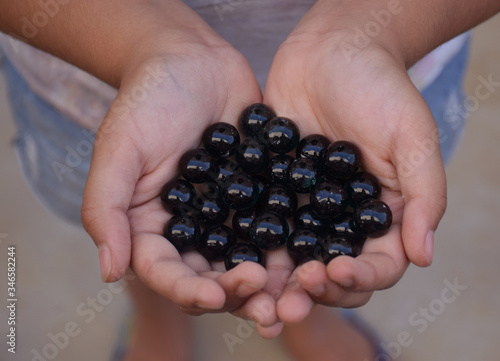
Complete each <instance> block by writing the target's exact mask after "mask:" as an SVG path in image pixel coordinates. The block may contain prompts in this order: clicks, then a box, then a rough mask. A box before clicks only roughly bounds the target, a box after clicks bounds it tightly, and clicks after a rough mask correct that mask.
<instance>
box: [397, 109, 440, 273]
mask: <svg viewBox="0 0 500 361" xmlns="http://www.w3.org/2000/svg"><path fill="white" fill-rule="evenodd" d="M423 107H424V109H425V108H426V107H425V105H423ZM425 117H426V118H427V121H425V120H426V118H425ZM426 124H427V125H426ZM407 128H409V129H405V130H404V131H403V132H402V136H401V137H400V139H398V141H397V147H396V149H395V150H394V152H395V153H397V155H398V156H397V159H396V160H395V163H394V164H396V169H397V173H398V178H399V181H400V186H401V193H402V195H403V197H404V201H405V207H404V213H403V229H402V237H403V242H404V247H405V250H406V254H407V255H408V257H409V258H410V260H411V261H412V262H413V263H414V264H416V265H418V266H429V265H430V264H431V263H432V253H433V245H434V232H435V230H436V228H437V226H438V224H439V221H440V220H441V218H442V217H443V214H444V211H445V209H446V176H445V172H444V167H443V162H442V160H441V152H440V148H439V132H438V130H437V128H436V126H435V123H434V121H433V120H432V115H431V114H430V112H428V113H424V114H420V119H416V120H415V123H411V124H409V125H407ZM403 134H404V135H403ZM410 135H411V136H410Z"/></svg>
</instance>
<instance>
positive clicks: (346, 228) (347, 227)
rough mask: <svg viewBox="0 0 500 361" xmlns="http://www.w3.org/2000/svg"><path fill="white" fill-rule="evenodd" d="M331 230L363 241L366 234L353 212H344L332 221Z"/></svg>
mask: <svg viewBox="0 0 500 361" xmlns="http://www.w3.org/2000/svg"><path fill="white" fill-rule="evenodd" d="M329 228H330V231H332V232H334V233H336V234H339V235H344V236H347V237H350V238H352V239H353V240H355V241H358V242H363V241H364V240H365V239H366V236H365V235H364V234H363V233H361V232H360V231H359V230H358V229H357V227H356V223H355V222H354V219H353V217H352V215H351V214H347V213H344V214H342V215H341V216H340V217H338V218H336V219H335V220H333V221H332V222H330V227H329Z"/></svg>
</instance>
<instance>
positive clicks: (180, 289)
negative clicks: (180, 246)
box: [131, 233, 226, 310]
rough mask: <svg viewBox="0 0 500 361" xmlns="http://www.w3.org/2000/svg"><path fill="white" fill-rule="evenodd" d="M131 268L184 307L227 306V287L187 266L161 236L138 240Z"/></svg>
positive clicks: (143, 279)
mask: <svg viewBox="0 0 500 361" xmlns="http://www.w3.org/2000/svg"><path fill="white" fill-rule="evenodd" d="M131 265H132V268H133V269H134V271H135V273H136V274H137V275H138V276H139V277H140V278H141V280H142V281H143V282H144V283H145V284H146V285H147V286H148V287H149V288H151V289H152V290H154V291H155V292H157V293H158V294H160V295H162V296H163V297H165V298H168V299H170V300H172V301H173V302H174V303H176V304H177V305H179V306H180V307H183V308H185V309H189V308H193V309H196V308H200V309H207V310H219V309H221V308H223V307H224V304H225V300H226V297H225V293H224V290H223V288H222V287H221V286H220V285H219V284H218V283H217V282H216V281H215V280H213V279H211V278H210V277H202V276H200V275H198V274H197V273H196V272H195V271H194V270H193V269H192V268H191V267H189V266H188V265H186V264H185V263H184V262H183V260H182V258H181V257H180V256H179V253H178V252H177V250H176V249H175V247H174V246H173V245H172V244H171V243H170V242H168V241H167V240H166V239H165V238H164V237H162V236H160V235H157V234H153V233H141V234H139V235H136V236H135V237H134V240H133V252H132V263H131ZM212 277H213V276H212Z"/></svg>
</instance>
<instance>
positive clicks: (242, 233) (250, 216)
mask: <svg viewBox="0 0 500 361" xmlns="http://www.w3.org/2000/svg"><path fill="white" fill-rule="evenodd" d="M254 219H255V209H253V208H250V209H241V210H239V211H236V212H235V213H234V215H233V219H232V221H231V225H232V227H233V231H234V233H235V234H236V236H238V237H239V238H241V239H243V240H245V241H249V240H250V226H251V225H252V222H253V220H254Z"/></svg>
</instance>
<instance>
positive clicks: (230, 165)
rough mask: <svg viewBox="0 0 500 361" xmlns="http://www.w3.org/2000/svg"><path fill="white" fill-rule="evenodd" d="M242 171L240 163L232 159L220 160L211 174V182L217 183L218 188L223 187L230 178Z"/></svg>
mask: <svg viewBox="0 0 500 361" xmlns="http://www.w3.org/2000/svg"><path fill="white" fill-rule="evenodd" d="M240 171H241V167H240V165H239V164H238V163H236V162H234V161H232V160H230V159H226V158H219V159H217V162H216V167H215V168H214V171H213V173H212V174H211V180H212V181H214V182H215V183H217V185H218V186H222V185H224V183H225V182H226V180H227V178H228V177H229V176H231V175H233V174H236V173H239V172H240Z"/></svg>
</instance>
